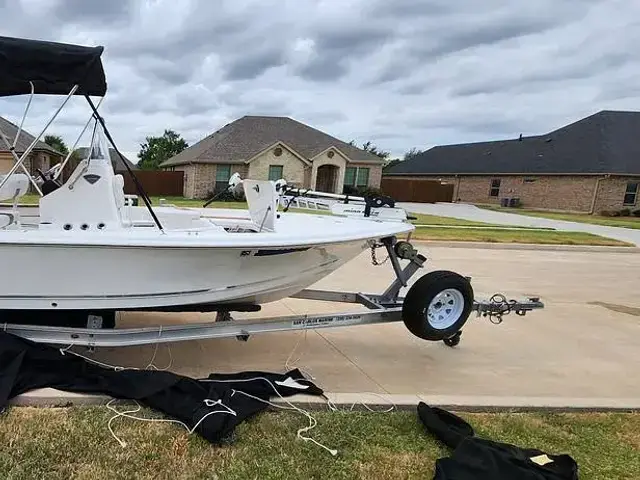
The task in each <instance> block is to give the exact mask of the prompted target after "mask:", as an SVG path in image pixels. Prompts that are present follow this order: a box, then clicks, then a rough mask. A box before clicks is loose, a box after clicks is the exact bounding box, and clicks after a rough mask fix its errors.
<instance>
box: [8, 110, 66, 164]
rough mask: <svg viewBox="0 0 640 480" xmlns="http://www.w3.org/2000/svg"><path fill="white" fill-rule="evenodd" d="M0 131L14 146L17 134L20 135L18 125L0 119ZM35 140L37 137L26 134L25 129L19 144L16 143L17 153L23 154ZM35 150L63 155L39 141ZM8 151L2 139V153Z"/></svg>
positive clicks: (21, 133)
mask: <svg viewBox="0 0 640 480" xmlns="http://www.w3.org/2000/svg"><path fill="white" fill-rule="evenodd" d="M0 129H2V131H3V132H4V134H5V135H6V136H7V139H8V140H9V143H11V144H13V140H14V139H15V138H16V134H17V133H18V125H16V124H14V123H13V122H10V121H9V120H7V119H6V118H3V117H0ZM35 138H36V137H34V136H33V135H31V134H30V133H29V132H26V131H25V130H24V129H23V130H22V131H21V132H20V136H19V137H18V142H17V143H16V153H18V154H21V153H23V152H24V151H25V150H26V149H27V148H29V145H31V143H32V142H33V141H34V140H35ZM33 150H36V151H37V150H44V151H46V152H49V153H53V154H56V155H62V154H61V153H60V152H58V151H57V150H56V149H54V148H53V147H51V146H49V145H47V144H46V143H44V142H42V141H38V143H36V145H35V147H34V148H33ZM8 151H9V149H8V148H7V146H6V145H5V143H4V142H3V141H2V138H1V137H0V152H8Z"/></svg>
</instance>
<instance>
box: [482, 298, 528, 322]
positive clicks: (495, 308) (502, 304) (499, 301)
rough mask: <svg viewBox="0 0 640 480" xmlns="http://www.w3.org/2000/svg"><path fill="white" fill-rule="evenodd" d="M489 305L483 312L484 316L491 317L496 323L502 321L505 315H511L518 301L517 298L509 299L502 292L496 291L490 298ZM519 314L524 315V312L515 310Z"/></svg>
mask: <svg viewBox="0 0 640 480" xmlns="http://www.w3.org/2000/svg"><path fill="white" fill-rule="evenodd" d="M489 303H490V305H489V307H488V309H487V310H485V311H483V312H482V316H483V317H489V321H490V322H491V323H493V324H495V325H498V324H500V323H502V317H503V315H509V314H510V313H511V312H512V311H514V310H513V306H514V305H516V304H517V303H518V302H517V301H516V300H507V297H505V296H504V295H503V294H501V293H496V294H494V295H492V296H491V298H490V299H489ZM515 313H516V314H517V315H523V313H521V312H519V311H517V310H515Z"/></svg>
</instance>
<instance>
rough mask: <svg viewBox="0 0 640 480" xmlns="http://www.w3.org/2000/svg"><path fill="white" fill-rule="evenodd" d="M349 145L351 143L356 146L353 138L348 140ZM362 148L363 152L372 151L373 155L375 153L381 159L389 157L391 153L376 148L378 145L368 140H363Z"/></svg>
mask: <svg viewBox="0 0 640 480" xmlns="http://www.w3.org/2000/svg"><path fill="white" fill-rule="evenodd" d="M349 145H353V146H354V147H357V145H356V142H355V140H351V141H350V142H349ZM360 148H362V150H364V151H365V152H369V153H373V154H374V155H377V156H378V157H380V158H382V159H383V160H386V159H387V158H389V155H391V153H389V152H387V151H384V150H378V147H376V146H375V145H374V144H373V143H371V142H370V141H368V142H365V143H363V144H362V147H360Z"/></svg>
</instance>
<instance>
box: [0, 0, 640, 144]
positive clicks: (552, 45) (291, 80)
mask: <svg viewBox="0 0 640 480" xmlns="http://www.w3.org/2000/svg"><path fill="white" fill-rule="evenodd" d="M0 12H2V13H1V15H2V19H3V35H8V36H19V37H28V38H34V37H35V38H40V39H43V40H54V41H65V42H71V43H81V44H87V45H96V44H100V45H104V46H105V48H106V50H105V54H104V56H103V61H104V65H105V69H106V74H107V81H108V86H109V93H108V94H107V99H106V101H105V104H104V112H105V117H106V119H107V122H108V124H109V126H110V129H111V130H112V131H113V134H114V137H115V139H116V141H117V142H118V143H119V145H120V148H121V150H123V151H136V150H137V149H138V148H139V145H140V143H142V142H143V141H144V138H145V136H147V135H154V134H160V133H162V131H163V130H164V129H165V128H173V129H174V130H176V131H178V132H180V133H181V134H182V135H183V136H184V137H185V138H186V139H187V140H188V141H189V142H190V143H193V142H195V141H197V140H199V139H200V138H202V137H204V136H206V135H207V134H209V133H211V132H212V131H214V130H216V129H218V128H220V127H221V126H222V125H224V124H225V123H228V122H230V121H233V120H234V119H236V118H238V117H240V116H242V115H247V114H254V115H288V116H292V117H293V118H296V119H298V120H301V121H304V122H305V123H308V124H310V125H312V126H316V127H318V128H321V129H325V130H326V131H327V132H329V133H331V134H334V135H337V136H339V137H340V138H342V139H344V140H346V141H349V140H351V139H354V140H356V141H357V142H358V143H362V142H365V141H367V140H372V141H374V142H375V143H377V144H378V146H379V147H380V148H383V149H385V150H390V151H392V153H393V154H396V155H402V154H403V153H404V152H405V151H406V150H408V149H409V148H411V147H418V148H427V147H429V146H431V145H434V144H442V143H457V142H465V141H481V140H491V139H494V138H501V137H507V138H513V137H516V136H517V135H518V134H519V133H524V134H536V133H543V132H546V131H549V130H552V129H553V128H556V127H558V126H561V125H562V124H564V123H566V122H570V121H575V120H577V119H578V118H580V117H582V116H584V115H588V114H590V113H593V112H594V111H597V110H599V109H604V108H609V109H624V110H634V109H640V89H639V88H638V86H637V84H638V82H637V78H638V77H639V76H640V60H638V59H637V58H636V56H635V54H634V51H633V45H637V44H638V43H640V20H638V19H640V4H638V3H637V2H634V1H633V0H618V1H616V2H610V1H607V0H589V1H586V0H538V1H536V2H529V3H526V2H524V3H523V2H513V1H511V0H485V1H483V2H476V1H471V0H394V1H388V0H350V1H349V2H341V1H316V0H285V1H281V0H280V1H276V0H220V1H216V2H212V1H205V0H200V1H199V0H192V1H189V2H186V1H180V2H176V1H168V0H156V1H153V2H149V1H143V0H127V1H124V0H122V1H121V0H114V1H93V0H92V1H87V0H64V1H63V0H46V1H45V0H42V1H35V0H11V1H9V0H0ZM59 100H60V99H55V98H45V99H37V100H34V104H33V106H32V112H31V114H32V115H31V116H30V117H29V118H28V120H27V122H26V124H25V126H26V127H27V128H28V129H29V131H31V132H32V133H37V132H38V131H39V128H40V127H41V126H42V124H43V123H44V122H45V121H46V117H47V115H48V114H49V113H50V112H51V111H52V109H54V108H55V107H56V105H57V104H58V103H59ZM80 100H81V99H80ZM25 101H26V98H24V97H21V98H19V99H0V115H3V116H8V117H10V118H11V119H14V120H15V119H17V120H19V118H20V115H21V107H23V106H24V103H25ZM71 107H72V108H70V110H69V111H68V112H65V113H64V115H63V116H62V117H61V118H60V120H59V121H57V122H56V123H55V124H54V125H53V127H52V131H54V132H55V133H59V134H61V135H63V136H64V137H65V138H66V139H67V140H68V142H69V143H71V142H73V140H74V139H75V135H76V134H77V133H78V131H79V129H80V128H81V127H82V126H83V125H84V121H85V119H86V118H87V115H88V113H89V112H88V108H87V107H86V105H83V104H82V103H81V102H73V105H72V106H71Z"/></svg>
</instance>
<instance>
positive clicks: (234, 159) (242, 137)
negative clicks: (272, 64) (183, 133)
mask: <svg viewBox="0 0 640 480" xmlns="http://www.w3.org/2000/svg"><path fill="white" fill-rule="evenodd" d="M276 142H283V143H284V144H285V145H288V146H290V147H291V148H293V149H294V150H295V151H296V152H298V153H299V154H300V155H302V156H304V157H306V158H308V159H311V158H313V157H315V156H316V155H318V154H319V153H321V152H322V151H324V150H326V149H327V148H329V147H331V146H333V147H336V148H337V149H339V150H340V151H341V152H342V153H343V154H344V155H346V156H347V157H349V160H351V161H354V162H368V163H371V162H375V163H382V159H380V157H378V156H377V155H373V154H372V153H369V152H366V151H364V150H362V149H360V148H357V147H354V146H352V145H350V144H348V143H346V142H343V141H342V140H338V139H337V138H335V137H332V136H331V135H328V134H326V133H324V132H321V131H320V130H316V129H315V128H312V127H310V126H308V125H305V124H303V123H300V122H298V121H296V120H293V119H291V118H288V117H263V116H244V117H242V118H239V119H238V120H236V121H234V122H232V123H229V124H227V125H225V126H224V127H222V128H221V129H220V130H218V131H216V132H214V133H212V134H211V135H209V136H208V137H206V138H204V139H202V140H201V141H199V142H198V143H196V144H194V145H192V146H191V147H189V148H187V149H185V150H183V151H182V152H180V153H179V154H178V155H175V156H174V157H172V158H170V159H168V160H166V161H165V162H163V163H162V165H161V166H163V167H166V166H175V165H185V164H188V163H243V162H246V161H248V160H250V159H251V158H252V157H254V156H255V155H256V154H257V153H259V152H261V151H262V150H264V149H265V148H267V147H269V146H270V145H273V144H275V143H276Z"/></svg>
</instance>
